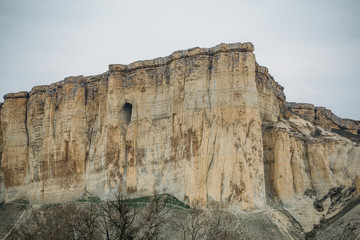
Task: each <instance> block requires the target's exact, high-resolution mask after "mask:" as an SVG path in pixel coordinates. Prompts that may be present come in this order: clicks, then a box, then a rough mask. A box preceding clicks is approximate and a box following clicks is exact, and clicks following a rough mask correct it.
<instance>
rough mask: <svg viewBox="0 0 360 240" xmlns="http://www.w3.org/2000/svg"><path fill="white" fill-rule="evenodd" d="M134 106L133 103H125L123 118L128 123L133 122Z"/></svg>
mask: <svg viewBox="0 0 360 240" xmlns="http://www.w3.org/2000/svg"><path fill="white" fill-rule="evenodd" d="M132 108H133V106H132V104H131V103H125V105H124V106H123V108H122V115H123V120H124V123H125V124H126V125H128V124H129V123H130V122H131V115H132Z"/></svg>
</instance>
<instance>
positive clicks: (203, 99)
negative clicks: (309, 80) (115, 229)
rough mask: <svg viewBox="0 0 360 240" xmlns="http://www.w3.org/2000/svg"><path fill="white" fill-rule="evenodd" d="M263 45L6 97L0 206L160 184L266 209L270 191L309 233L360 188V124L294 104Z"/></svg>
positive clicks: (203, 52)
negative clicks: (259, 49)
mask: <svg viewBox="0 0 360 240" xmlns="http://www.w3.org/2000/svg"><path fill="white" fill-rule="evenodd" d="M253 50H254V47H253V45H252V44H251V43H243V44H240V43H236V44H220V45H218V46H216V47H214V48H210V49H202V48H194V49H190V50H186V51H177V52H174V53H173V54H171V55H170V56H168V57H165V58H157V59H154V60H149V61H139V62H135V63H132V64H130V65H121V64H114V65H110V66H109V71H107V72H105V73H103V74H101V75H97V76H90V77H84V76H77V77H69V78H66V79H65V80H63V81H61V82H58V83H54V84H51V85H50V86H37V87H34V88H33V89H32V90H31V91H30V92H29V93H28V92H20V93H15V94H7V95H5V96H4V99H5V101H4V104H3V105H0V110H1V116H0V124H1V128H0V154H1V155H0V157H1V161H0V166H1V169H0V202H1V201H5V202H9V201H12V200H15V199H19V198H23V197H25V198H27V199H29V200H30V201H31V202H37V203H44V202H46V203H51V202H66V201H70V200H73V199H77V198H81V197H83V196H84V195H88V196H99V197H101V198H106V197H109V196H111V194H112V193H114V192H117V191H120V192H122V193H125V194H127V195H129V196H130V197H139V196H144V195H150V194H152V193H153V192H154V191H157V192H158V193H170V194H172V195H173V196H175V197H176V198H178V199H180V200H182V201H184V202H186V203H187V204H189V205H191V206H199V207H206V206H209V205H210V204H213V203H217V204H221V205H225V206H228V207H229V208H231V209H237V210H264V209H266V201H267V200H266V198H268V199H272V200H274V201H275V202H279V203H281V204H282V205H283V207H284V208H285V209H287V210H288V211H289V212H290V213H291V214H292V215H293V216H294V217H295V218H296V219H297V220H298V221H299V222H300V223H301V224H302V225H303V226H304V228H305V229H306V230H307V231H310V230H311V229H312V227H313V224H317V223H319V221H320V219H322V218H324V216H325V217H327V216H333V215H334V214H336V212H337V211H340V209H341V207H342V205H343V204H345V203H346V201H347V200H348V199H352V198H353V196H355V195H356V194H359V189H360V186H359V179H360V147H359V144H358V139H360V122H359V121H353V120H348V119H341V118H339V117H337V116H335V115H334V114H332V113H331V112H330V111H329V110H327V109H325V108H319V107H314V106H313V105H310V104H295V103H287V102H286V100H285V95H284V93H283V88H282V87H281V86H280V85H279V84H278V83H277V82H275V81H274V79H273V77H272V76H271V75H270V74H269V73H268V70H267V68H265V67H262V66H260V65H258V64H257V63H256V61H255V56H254V54H253ZM334 189H335V190H336V189H337V190H336V191H335V190H334ZM330 191H335V192H336V194H335V195H334V194H333V192H331V193H329V192H330Z"/></svg>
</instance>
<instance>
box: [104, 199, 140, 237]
mask: <svg viewBox="0 0 360 240" xmlns="http://www.w3.org/2000/svg"><path fill="white" fill-rule="evenodd" d="M138 212H139V211H138V208H136V207H134V206H132V204H131V202H130V201H129V199H127V198H125V197H124V196H123V195H122V194H119V193H118V194H116V195H115V199H114V200H109V199H108V200H107V201H106V203H105V204H104V205H103V206H102V207H101V219H102V232H103V234H104V235H105V237H106V239H107V240H113V239H119V240H128V239H134V236H135V233H136V231H138V229H139V226H137V224H136V222H135V220H136V216H137V215H138Z"/></svg>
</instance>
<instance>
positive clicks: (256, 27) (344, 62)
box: [0, 0, 360, 120]
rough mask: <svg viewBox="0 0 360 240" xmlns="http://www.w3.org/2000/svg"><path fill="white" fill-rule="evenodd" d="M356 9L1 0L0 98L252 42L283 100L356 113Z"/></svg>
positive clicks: (322, 0)
mask: <svg viewBox="0 0 360 240" xmlns="http://www.w3.org/2000/svg"><path fill="white" fill-rule="evenodd" d="M359 11H360V1H357V0H353V1H351V0H338V1H332V0H316V1H314V0H301V1H293V0H283V1H270V0H267V1H265V0H264V1H255V0H253V1H241V0H237V1H236V0H219V1H213V0H198V1H197V0H181V1H180V0H177V1H172V0H117V1H116V0H102V1H100V0H96V1H91V0H88V1H85V0H61V1H60V0H59V1H54V0H43V1H40V0H31V1H30V0H0V95H1V96H3V95H4V94H6V93H9V92H19V91H24V90H25V91H30V90H31V88H32V87H33V86H35V85H44V84H51V83H53V82H57V81H60V80H62V79H64V77H67V76H76V75H85V76H87V75H95V74H100V73H103V72H105V71H107V69H108V65H109V64H112V63H122V64H129V63H131V62H133V61H136V60H144V59H152V58H156V57H160V56H167V55H169V54H171V53H172V52H173V51H175V50H180V49H188V48H192V47H196V46H199V47H213V46H215V45H217V44H219V43H221V42H225V43H232V42H252V43H253V44H254V45H255V52H254V53H255V55H256V59H257V61H258V63H259V64H260V65H264V66H267V67H268V68H269V71H270V73H271V75H273V76H274V77H275V80H276V81H278V82H279V83H280V84H281V85H282V86H284V87H285V94H286V96H287V101H296V102H308V103H313V104H315V105H317V106H324V107H327V108H329V109H331V110H332V111H333V112H334V113H335V114H337V115H338V116H340V117H344V118H352V119H357V120H360V78H359V73H358V72H357V71H359V69H360V14H359ZM0 101H3V100H2V98H1V97H0Z"/></svg>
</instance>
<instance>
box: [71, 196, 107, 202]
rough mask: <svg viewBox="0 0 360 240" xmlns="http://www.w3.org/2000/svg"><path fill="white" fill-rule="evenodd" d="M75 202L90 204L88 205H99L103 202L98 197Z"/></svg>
mask: <svg viewBox="0 0 360 240" xmlns="http://www.w3.org/2000/svg"><path fill="white" fill-rule="evenodd" d="M76 202H90V203H101V202H103V201H102V200H101V198H99V197H87V198H81V199H78V200H76Z"/></svg>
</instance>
